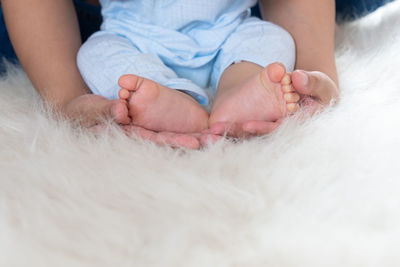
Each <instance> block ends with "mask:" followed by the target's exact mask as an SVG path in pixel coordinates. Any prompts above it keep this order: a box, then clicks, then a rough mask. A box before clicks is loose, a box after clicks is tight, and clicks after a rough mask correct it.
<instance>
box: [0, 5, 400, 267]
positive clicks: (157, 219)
mask: <svg viewBox="0 0 400 267" xmlns="http://www.w3.org/2000/svg"><path fill="white" fill-rule="evenodd" d="M399 13H400V2H399V1H396V2H394V3H392V4H390V5H388V6H386V7H385V8H383V9H381V10H379V11H377V12H375V13H374V14H372V15H370V16H368V17H365V18H364V19H362V20H360V21H356V22H354V23H351V24H347V25H344V26H341V27H340V28H339V29H338V38H337V39H338V42H337V63H338V68H339V73H340V82H341V85H342V86H341V88H342V99H341V101H340V103H339V104H338V105H337V106H336V107H335V108H333V109H328V110H326V112H324V113H323V114H321V115H319V116H317V117H315V118H313V119H311V120H309V121H308V122H306V123H300V122H298V121H297V120H296V118H291V119H288V120H287V121H286V123H285V124H284V125H283V127H282V128H281V129H280V130H278V131H277V132H275V133H274V134H273V135H271V136H268V137H265V138H258V139H253V140H251V141H246V142H242V143H238V144H230V143H219V144H217V145H215V146H212V147H210V148H207V149H204V150H201V151H182V150H173V149H169V148H160V147H157V146H155V145H152V144H149V143H146V142H142V141H140V140H137V139H132V138H131V139H129V138H127V137H125V136H124V135H123V134H122V133H121V132H119V131H118V130H116V129H115V128H110V134H104V135H102V136H100V137H97V138H96V137H94V136H91V135H89V134H87V133H84V132H77V131H76V130H72V129H71V128H70V127H69V126H68V124H66V123H58V122H56V121H55V120H53V119H51V118H50V116H49V115H46V113H45V112H43V110H42V108H41V106H40V102H39V99H38V97H37V95H36V93H35V92H34V90H33V88H32V86H31V85H30V83H29V81H28V80H27V78H26V77H25V75H24V74H23V73H22V71H20V70H15V69H10V73H9V75H8V76H7V77H5V78H4V79H2V80H1V81H0V266H2V267H3V266H4V267H12V266H30V267H34V266H40V267H43V266H44V267H45V266H59V267H62V266H68V267H72V266H73V267H75V266H99V267H102V266H176V267H177V266H184V267H189V266H193V267H194V266H201V267H204V266H216V267H217V266H218V267H222V266H232V267H234V266H235V267H239V266H250V267H253V266H282V267H289V266H308V267H309V266H341V267H343V266H374V267H376V266H385V267H389V266H396V267H398V266H399V265H400V254H399V248H400V210H399V207H400V194H399V192H400V175H399V173H400V163H399V158H398V155H399V151H400V76H399V70H398V69H399V67H400V15H399Z"/></svg>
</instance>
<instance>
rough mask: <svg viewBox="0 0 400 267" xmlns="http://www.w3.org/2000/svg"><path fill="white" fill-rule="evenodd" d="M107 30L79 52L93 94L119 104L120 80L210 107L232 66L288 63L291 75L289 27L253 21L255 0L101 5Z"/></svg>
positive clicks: (111, 0)
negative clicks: (137, 80)
mask: <svg viewBox="0 0 400 267" xmlns="http://www.w3.org/2000/svg"><path fill="white" fill-rule="evenodd" d="M100 2H101V5H102V14H103V24H102V26H101V30H100V31H98V32H96V33H95V34H93V35H92V36H91V37H90V38H89V39H88V40H87V41H86V42H85V44H84V45H83V46H82V47H81V49H80V51H79V53H78V59H77V60H78V67H79V69H80V71H81V74H82V76H83V78H84V80H85V82H86V83H87V85H88V86H89V87H90V89H91V90H92V91H93V93H95V94H99V95H102V96H104V97H106V98H109V99H117V98H118V90H119V87H118V84H117V82H118V79H119V77H121V76H122V75H123V74H136V75H139V76H142V77H145V78H148V79H151V80H153V81H156V82H158V83H159V84H162V85H164V86H167V87H169V88H173V89H179V90H183V91H186V92H187V93H188V94H190V95H192V96H193V97H194V98H195V99H196V100H197V101H198V102H199V103H200V104H202V105H207V104H208V97H207V94H206V92H205V90H204V88H208V87H209V88H211V89H212V90H213V93H214V94H215V91H216V88H217V85H218V81H219V79H220V77H221V75H222V73H223V72H224V70H225V69H226V68H227V67H229V66H230V65H231V64H233V63H236V62H240V61H249V62H253V63H255V64H258V65H260V66H262V67H265V66H267V65H268V64H270V63H272V62H276V61H279V62H282V63H283V64H284V65H285V66H286V68H287V70H288V71H292V70H293V68H294V62H295V45H294V41H293V39H292V37H291V36H290V34H289V33H288V32H286V31H285V30H284V29H282V28H280V27H278V26H276V25H274V24H272V23H270V22H266V21H262V20H260V19H258V18H255V17H251V16H250V8H251V7H252V6H254V5H255V4H256V2H257V0H100Z"/></svg>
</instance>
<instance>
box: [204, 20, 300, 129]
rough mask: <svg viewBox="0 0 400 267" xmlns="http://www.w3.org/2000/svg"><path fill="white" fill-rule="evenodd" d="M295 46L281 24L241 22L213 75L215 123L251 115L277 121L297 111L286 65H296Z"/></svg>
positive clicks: (246, 118)
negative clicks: (215, 91) (215, 92)
mask: <svg viewBox="0 0 400 267" xmlns="http://www.w3.org/2000/svg"><path fill="white" fill-rule="evenodd" d="M294 50H295V47H294V42H293V39H292V38H291V36H290V35H289V33H287V32H286V31H285V30H283V29H282V28H280V27H278V26H276V25H273V24H271V23H268V22H264V21H260V20H258V19H255V18H249V19H247V21H245V22H243V24H242V25H241V26H239V28H238V29H237V31H236V32H234V33H233V34H232V35H231V36H230V38H229V39H228V40H227V42H226V44H225V45H224V46H223V47H222V49H221V53H220V55H219V57H218V59H217V62H216V67H215V71H214V73H213V77H212V81H214V84H218V86H217V88H218V91H217V95H216V98H215V101H214V104H213V107H212V111H211V116H210V120H209V122H210V125H211V128H213V126H214V125H220V124H221V123H223V124H225V125H226V126H227V127H228V128H230V127H232V124H240V125H243V124H245V123H247V122H251V121H262V122H274V121H277V120H279V119H281V118H283V117H284V116H286V115H287V114H291V113H293V112H295V111H296V110H297V109H298V107H299V106H298V104H297V101H298V100H299V95H298V94H297V93H295V92H294V90H293V87H292V86H291V79H290V75H289V73H287V70H286V69H288V70H289V71H291V70H293V67H294V59H295V55H294ZM234 62H235V64H233V65H232V63H234ZM274 62H281V63H274ZM220 73H222V74H220ZM219 128H220V127H219Z"/></svg>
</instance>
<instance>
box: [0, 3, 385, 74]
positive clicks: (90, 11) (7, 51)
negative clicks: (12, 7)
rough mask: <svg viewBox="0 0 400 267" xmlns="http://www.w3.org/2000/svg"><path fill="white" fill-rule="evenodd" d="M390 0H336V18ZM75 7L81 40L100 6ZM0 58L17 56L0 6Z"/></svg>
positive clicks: (365, 11) (95, 26)
mask: <svg viewBox="0 0 400 267" xmlns="http://www.w3.org/2000/svg"><path fill="white" fill-rule="evenodd" d="M390 1H391V0H337V1H336V13H337V18H338V19H341V20H349V19H354V18H356V17H360V16H362V15H365V14H368V13H370V12H372V11H374V10H375V9H377V8H378V7H380V6H382V5H384V4H385V3H387V2H390ZM74 4H75V9H76V12H77V15H78V20H79V26H80V30H81V36H82V40H83V41H85V40H86V39H87V38H88V37H89V36H90V35H91V34H92V33H93V32H95V31H97V30H98V29H99V27H100V24H101V20H102V19H101V14H100V7H98V6H94V5H91V4H88V3H85V2H83V1H82V0H74ZM252 11H253V13H254V15H256V16H260V11H259V8H258V6H256V7H254V8H253V10H252ZM0 58H5V59H7V60H8V61H11V62H15V63H17V62H18V60H17V57H16V55H15V52H14V50H13V48H12V45H11V42H10V39H9V38H8V33H7V30H6V27H5V23H4V19H3V12H2V9H1V6H0ZM2 72H4V66H3V64H2V61H0V74H1V73H2Z"/></svg>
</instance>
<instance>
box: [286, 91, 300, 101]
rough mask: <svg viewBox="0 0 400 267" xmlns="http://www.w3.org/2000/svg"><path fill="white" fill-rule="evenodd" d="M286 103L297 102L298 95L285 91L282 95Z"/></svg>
mask: <svg viewBox="0 0 400 267" xmlns="http://www.w3.org/2000/svg"><path fill="white" fill-rule="evenodd" d="M283 97H284V98H285V101H286V103H297V102H298V101H299V100H300V96H299V94H297V93H292V92H291V93H285V94H284V95H283Z"/></svg>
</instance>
